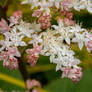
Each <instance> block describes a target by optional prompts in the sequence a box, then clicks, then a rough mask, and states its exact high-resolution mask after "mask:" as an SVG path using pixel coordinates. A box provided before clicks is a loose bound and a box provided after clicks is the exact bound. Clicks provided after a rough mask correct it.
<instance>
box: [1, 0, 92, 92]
mask: <svg viewBox="0 0 92 92" xmlns="http://www.w3.org/2000/svg"><path fill="white" fill-rule="evenodd" d="M20 1H23V0H10V3H9V7H8V11H7V17H8V18H9V16H11V15H12V13H13V12H14V11H16V10H22V12H23V20H25V21H26V22H32V21H33V20H34V18H33V17H32V11H30V5H21V4H20V3H21V2H20ZM5 2H6V0H0V5H1V6H3V5H4V4H5ZM73 12H74V18H73V19H74V20H75V21H76V22H77V23H79V24H81V23H82V27H84V28H87V29H91V28H92V14H89V13H88V12H87V11H83V10H82V11H80V12H77V11H74V10H73ZM52 13H54V12H52ZM57 15H58V13H57V14H56V13H55V14H54V15H53V19H52V21H51V22H52V24H56V18H57V17H56V16H57ZM1 16H3V15H2V12H1V11H0V17H1ZM55 17H56V18H55ZM0 39H3V36H2V35H0ZM24 40H25V39H24ZM26 40H27V41H28V40H29V39H28V38H26ZM71 49H73V50H74V51H75V53H76V55H75V56H76V57H78V58H79V59H80V60H81V64H80V66H82V67H83V68H84V73H83V74H84V75H83V78H82V80H81V81H80V82H79V83H78V84H76V85H75V84H73V83H72V81H71V80H69V79H61V78H60V77H61V71H58V72H56V71H55V65H53V64H50V61H49V57H46V56H41V55H40V58H39V60H38V63H37V65H36V67H34V68H30V67H29V65H27V66H26V67H27V70H28V73H29V75H30V78H31V79H34V78H35V79H37V80H39V81H40V82H41V83H42V85H43V87H44V89H46V90H47V91H45V90H43V89H39V90H40V91H41V92H92V87H91V85H92V78H91V77H92V57H91V54H89V53H88V52H87V50H86V48H85V47H84V48H83V49H82V51H80V50H79V48H78V46H77V45H76V44H72V45H71ZM25 56H26V55H25V54H24V57H25ZM25 60H26V59H25ZM85 68H86V69H85ZM0 74H3V76H4V77H3V78H1V77H0V88H1V89H0V90H4V91H5V90H7V92H11V91H12V90H17V91H18V90H19V91H20V92H24V91H25V90H26V89H25V86H24V87H23V85H24V81H23V78H22V76H21V73H20V71H19V70H13V71H12V70H8V69H7V68H3V67H2V62H0ZM5 76H6V77H5ZM7 76H8V77H9V78H11V79H12V78H13V79H14V81H16V82H15V83H13V82H14V81H9V79H7ZM4 78H5V79H4ZM18 80H19V81H18ZM21 83H22V84H21ZM19 84H20V85H22V86H20V85H19Z"/></svg>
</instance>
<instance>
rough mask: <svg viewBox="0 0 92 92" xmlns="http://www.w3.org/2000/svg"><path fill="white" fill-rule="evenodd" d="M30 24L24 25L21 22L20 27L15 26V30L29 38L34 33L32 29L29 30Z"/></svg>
mask: <svg viewBox="0 0 92 92" xmlns="http://www.w3.org/2000/svg"><path fill="white" fill-rule="evenodd" d="M30 26H31V24H30V23H25V22H23V21H21V22H20V25H17V26H16V28H17V29H18V30H19V31H20V33H22V34H23V35H24V36H26V37H31V34H32V33H33V32H34V30H33V29H31V28H30Z"/></svg>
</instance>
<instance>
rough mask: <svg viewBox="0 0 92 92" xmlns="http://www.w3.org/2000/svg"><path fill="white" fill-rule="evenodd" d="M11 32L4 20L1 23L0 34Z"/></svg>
mask: <svg viewBox="0 0 92 92" xmlns="http://www.w3.org/2000/svg"><path fill="white" fill-rule="evenodd" d="M8 31H9V26H8V24H7V22H6V21H5V20H4V19H1V21H0V33H5V32H8Z"/></svg>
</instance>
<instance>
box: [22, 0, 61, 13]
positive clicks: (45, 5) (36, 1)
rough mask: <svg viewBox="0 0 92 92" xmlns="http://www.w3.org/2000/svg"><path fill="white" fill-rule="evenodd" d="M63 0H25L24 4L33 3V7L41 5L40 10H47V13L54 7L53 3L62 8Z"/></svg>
mask: <svg viewBox="0 0 92 92" xmlns="http://www.w3.org/2000/svg"><path fill="white" fill-rule="evenodd" d="M61 1H62V0H48V1H47V0H24V1H23V2H22V4H29V3H30V4H31V5H32V7H31V8H32V9H33V8H34V7H38V6H40V10H45V11H46V12H47V13H49V12H50V9H49V8H50V7H52V6H53V5H55V6H56V8H60V2H61Z"/></svg>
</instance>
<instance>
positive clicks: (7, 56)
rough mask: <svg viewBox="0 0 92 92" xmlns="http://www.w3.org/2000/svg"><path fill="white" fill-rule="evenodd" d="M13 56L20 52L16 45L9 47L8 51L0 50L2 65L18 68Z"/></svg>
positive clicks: (18, 55)
mask: <svg viewBox="0 0 92 92" xmlns="http://www.w3.org/2000/svg"><path fill="white" fill-rule="evenodd" d="M14 56H17V57H20V53H19V52H18V50H17V48H16V47H13V48H9V49H8V51H5V52H1V53H0V60H2V61H3V66H4V67H8V68H9V69H18V61H17V59H16V58H15V57H14Z"/></svg>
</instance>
